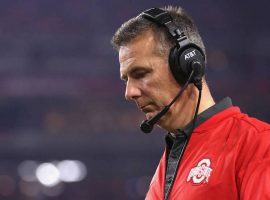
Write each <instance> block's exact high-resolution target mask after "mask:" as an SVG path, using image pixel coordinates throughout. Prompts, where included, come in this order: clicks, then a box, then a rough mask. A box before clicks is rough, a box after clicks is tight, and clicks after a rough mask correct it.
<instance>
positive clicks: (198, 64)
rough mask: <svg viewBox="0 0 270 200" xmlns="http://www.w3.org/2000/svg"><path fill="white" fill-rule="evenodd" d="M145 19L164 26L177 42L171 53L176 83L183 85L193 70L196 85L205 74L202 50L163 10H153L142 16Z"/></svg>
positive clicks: (172, 69)
mask: <svg viewBox="0 0 270 200" xmlns="http://www.w3.org/2000/svg"><path fill="white" fill-rule="evenodd" d="M140 15H141V16H142V17H143V18H145V19H147V20H149V21H151V22H153V23H155V24H157V25H158V26H163V27H165V28H166V29H167V30H168V33H169V34H170V36H171V37H172V38H173V39H174V40H175V45H174V46H173V47H172V48H171V50H170V53H169V59H168V60H169V66H170V69H171V72H172V74H173V76H174V78H175V79H176V81H177V82H178V83H179V84H180V85H183V84H184V83H185V82H186V81H187V79H188V77H189V75H190V73H191V71H192V70H194V74H193V77H192V78H191V81H190V83H194V84H196V83H197V82H198V80H199V79H201V78H202V77H203V75H204V72H205V55H204V53H203V51H202V49H201V48H200V47H199V46H198V45H196V44H194V43H192V42H191V41H190V40H189V39H188V37H187V36H186V35H185V33H184V31H182V30H180V29H179V28H178V27H176V25H175V23H174V22H173V18H172V17H171V15H170V14H169V13H168V12H167V11H164V10H162V9H159V8H151V9H148V10H146V11H144V12H142V13H141V14H140Z"/></svg>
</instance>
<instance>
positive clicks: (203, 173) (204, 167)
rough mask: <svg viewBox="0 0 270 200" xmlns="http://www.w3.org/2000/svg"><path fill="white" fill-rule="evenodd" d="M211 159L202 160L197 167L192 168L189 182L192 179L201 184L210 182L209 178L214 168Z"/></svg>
mask: <svg viewBox="0 0 270 200" xmlns="http://www.w3.org/2000/svg"><path fill="white" fill-rule="evenodd" d="M210 165H211V161H210V159H203V160H201V161H200V162H199V163H198V164H197V166H196V167H194V168H192V169H191V170H190V172H189V175H188V178H187V182H189V181H190V180H192V181H193V183H195V184H200V183H202V182H204V183H208V179H209V177H210V176H211V172H212V169H211V168H210Z"/></svg>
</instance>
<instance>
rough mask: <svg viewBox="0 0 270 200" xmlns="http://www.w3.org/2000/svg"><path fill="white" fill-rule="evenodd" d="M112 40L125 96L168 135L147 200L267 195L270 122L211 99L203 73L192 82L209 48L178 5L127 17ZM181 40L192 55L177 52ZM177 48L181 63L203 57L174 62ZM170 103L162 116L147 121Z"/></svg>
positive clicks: (269, 169) (227, 100) (269, 192)
mask: <svg viewBox="0 0 270 200" xmlns="http://www.w3.org/2000/svg"><path fill="white" fill-rule="evenodd" d="M164 21H165V22H164ZM170 24H171V25H170ZM172 24H173V25H172ZM174 26H175V27H176V29H173V28H172V27H174ZM172 30H173V31H172ZM178 30H179V31H178ZM181 31H183V33H184V34H182V33H181ZM176 32H177V35H178V36H175V35H174V34H175V33H176ZM183 41H185V42H184V43H183ZM181 42H182V43H181ZM112 44H113V46H114V47H115V48H116V49H117V51H118V52H119V62H120V76H121V79H122V80H124V81H125V83H126V91H125V98H126V99H127V100H131V101H134V102H135V103H136V104H137V106H138V108H139V109H140V110H141V111H142V112H144V113H145V115H146V118H147V121H146V122H147V123H149V124H151V123H152V122H153V121H157V124H158V126H160V127H161V128H163V129H165V130H166V131H167V132H169V133H168V135H167V136H166V149H165V152H164V154H163V156H162V158H161V160H160V163H159V165H158V167H157V170H156V173H155V175H154V177H153V179H152V181H151V183H150V186H149V191H148V193H147V195H146V199H147V200H159V199H172V200H178V199H179V200H180V199H185V200H195V199H196V200H197V199H209V200H210V199H211V200H212V199H213V200H214V199H215V200H216V199H219V200H221V199H230V200H234V199H235V200H236V199H245V200H247V199H250V200H251V199H252V200H254V199H258V200H259V199H260V200H261V199H270V187H269V183H268V181H269V180H270V126H269V125H268V124H266V123H264V122H261V121H259V120H257V119H254V118H251V117H249V116H247V115H245V114H243V113H241V111H240V109H239V108H238V107H234V106H232V103H231V100H230V98H225V99H223V100H222V101H220V102H218V103H215V101H214V100H213V97H212V95H211V93H210V91H209V88H208V86H207V83H206V80H205V77H204V76H203V73H202V74H201V76H202V77H199V79H200V80H199V81H198V82H196V81H194V80H193V82H192V81H190V80H192V77H193V75H194V74H195V72H194V71H196V70H195V67H194V66H195V65H196V64H198V63H199V64H198V65H196V66H197V67H200V68H201V69H203V65H204V63H202V62H206V61H205V60H206V59H205V54H206V53H205V48H204V44H203V42H202V39H201V37H200V35H199V33H198V30H197V28H196V26H195V24H194V22H193V20H192V19H191V18H190V17H189V16H188V15H187V14H186V12H185V11H184V10H183V9H182V8H180V7H167V8H163V9H161V10H160V9H154V10H153V9H151V10H148V11H146V12H144V13H142V14H140V15H138V16H137V17H135V18H132V19H130V20H129V21H127V22H125V23H124V24H123V25H122V26H121V27H120V28H119V29H118V30H117V32H116V33H115V35H114V36H113V39H112ZM187 44H188V45H187ZM185 45H187V46H188V48H193V47H194V48H195V50H196V53H194V50H192V51H189V52H188V53H183V51H181V50H179V49H181V48H183V47H181V46H185ZM174 48H176V49H178V50H179V52H180V53H179V59H178V58H176V59H178V60H181V58H180V57H181V56H182V55H184V56H185V59H184V61H185V60H188V61H189V59H193V58H192V57H196V56H195V55H197V54H198V53H201V54H202V55H203V57H204V60H203V61H202V60H200V59H197V60H195V61H194V60H193V61H192V62H189V64H186V63H184V64H183V62H182V61H181V62H180V61H179V63H177V62H176V61H172V59H174V58H172V57H173V56H174V53H172V52H174ZM178 50H177V51H178ZM185 50H186V49H185ZM192 52H193V53H192ZM177 56H178V54H177V55H176V57H177ZM174 62H176V64H175V63H174ZM193 64H194V65H193ZM172 65H177V66H174V67H180V68H181V69H182V68H183V66H181V65H187V66H186V67H187V68H190V71H192V73H193V72H194V74H191V72H190V71H189V73H187V74H189V75H186V76H183V74H182V73H178V74H175V71H174V69H173V67H172ZM182 72H183V73H184V72H185V70H182ZM188 76H189V78H188ZM194 76H195V75H194ZM201 79H202V80H201ZM190 82H191V83H190ZM185 83H190V84H188V85H185ZM201 87H202V89H201V90H200V88H201ZM179 90H182V91H181V93H182V94H181V95H178V94H179ZM200 92H201V94H200ZM178 96H180V97H179V98H178ZM173 99H174V100H175V101H174V102H172V100H173ZM170 103H171V107H170V108H169V109H167V110H166V111H167V112H164V113H162V115H161V118H160V116H159V117H158V118H157V119H158V120H152V121H151V119H153V118H155V117H156V116H157V115H158V114H159V113H160V112H163V111H162V110H163V109H164V107H166V106H168V105H169V104H170ZM198 106H199V107H198ZM196 107H198V109H196ZM197 114H198V115H197ZM149 124H148V125H149ZM153 124H154V122H153V123H152V124H151V125H153ZM148 132H149V131H148Z"/></svg>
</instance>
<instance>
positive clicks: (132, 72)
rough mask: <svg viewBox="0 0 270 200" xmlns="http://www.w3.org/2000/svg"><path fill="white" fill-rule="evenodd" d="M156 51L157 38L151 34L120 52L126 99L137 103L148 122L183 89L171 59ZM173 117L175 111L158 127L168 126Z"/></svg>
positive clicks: (166, 116)
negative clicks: (170, 65) (171, 64)
mask: <svg viewBox="0 0 270 200" xmlns="http://www.w3.org/2000/svg"><path fill="white" fill-rule="evenodd" d="M155 48H156V41H155V39H154V36H153V34H152V32H151V31H148V32H146V33H144V34H142V35H141V36H138V37H137V38H136V39H135V40H134V41H132V42H131V43H129V44H127V45H125V46H121V47H120V50H119V62H120V76H121V79H122V80H124V81H125V82H126V91H125V98H126V99H127V100H133V101H134V102H135V103H136V104H137V106H138V108H139V109H140V110H141V111H142V112H144V113H145V115H146V118H147V119H150V118H152V117H153V116H154V115H155V114H157V113H158V112H159V111H161V110H162V109H163V108H164V106H166V105H168V104H169V103H170V102H171V101H172V99H173V98H174V97H175V96H176V94H177V93H178V92H179V89H180V87H179V85H178V84H177V82H176V81H175V79H174V78H173V76H172V74H171V72H170V69H169V66H168V61H167V58H164V57H161V56H160V55H157V54H156V53H154V52H155ZM171 115H172V109H170V111H169V112H168V113H167V114H166V115H165V117H163V118H161V120H160V121H159V123H158V124H159V125H160V126H162V127H164V126H165V127H166V126H167V123H168V122H166V121H168V120H167V119H168V118H170V116H171Z"/></svg>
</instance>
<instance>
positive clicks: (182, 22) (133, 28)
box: [111, 6, 206, 57]
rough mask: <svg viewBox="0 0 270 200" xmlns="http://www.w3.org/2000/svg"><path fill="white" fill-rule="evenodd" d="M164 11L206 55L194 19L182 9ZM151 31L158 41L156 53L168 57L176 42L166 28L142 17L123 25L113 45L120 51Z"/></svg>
mask: <svg viewBox="0 0 270 200" xmlns="http://www.w3.org/2000/svg"><path fill="white" fill-rule="evenodd" d="M162 9H163V10H165V11H167V12H168V13H169V14H170V15H171V16H172V18H173V21H174V23H175V25H176V27H179V29H180V30H182V31H184V33H185V34H186V36H187V37H188V38H189V40H190V41H191V42H192V43H194V44H196V45H197V46H199V47H200V48H201V49H202V51H203V52H204V54H205V55H206V52H205V46H204V44H203V41H202V38H201V36H200V34H199V32H198V29H197V27H196V25H195V23H194V21H193V19H192V18H191V17H190V16H189V15H188V14H187V13H186V12H185V10H184V9H183V8H181V7H173V6H168V7H164V8H162ZM149 30H152V31H153V33H154V37H155V39H156V40H157V41H158V45H157V47H156V49H155V53H157V54H158V55H160V56H164V57H168V55H169V50H170V49H171V48H172V47H173V46H174V45H175V41H174V40H173V39H172V38H171V35H170V34H169V33H168V31H167V30H166V29H165V27H160V26H158V25H156V24H154V23H153V22H151V21H149V20H147V19H144V18H143V17H142V16H141V15H138V16H136V17H134V18H131V19H130V20H128V21H127V22H125V23H123V24H122V25H121V27H120V28H119V29H118V30H117V31H116V32H115V34H114V36H113V37H112V40H111V43H112V45H113V47H114V48H115V49H116V50H117V51H119V49H120V47H121V46H125V45H127V44H128V43H130V42H131V41H133V40H134V39H135V38H136V37H138V36H139V35H142V34H144V33H145V32H147V31H149Z"/></svg>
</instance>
